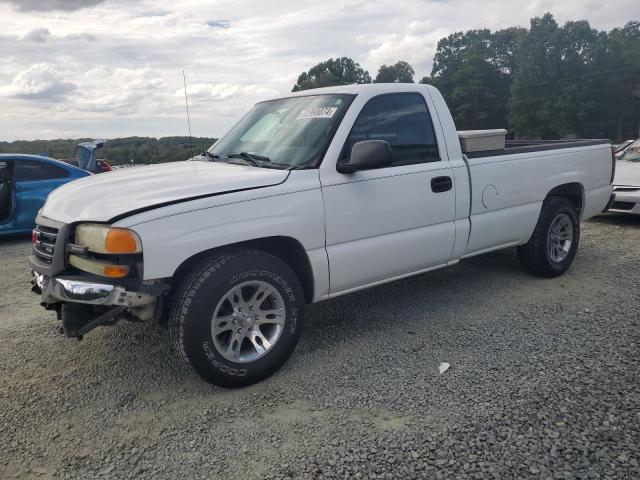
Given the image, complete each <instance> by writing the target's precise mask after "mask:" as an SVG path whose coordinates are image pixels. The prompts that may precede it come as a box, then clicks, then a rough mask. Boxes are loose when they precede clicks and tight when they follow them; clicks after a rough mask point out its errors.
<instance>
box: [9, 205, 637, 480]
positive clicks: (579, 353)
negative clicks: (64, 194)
mask: <svg viewBox="0 0 640 480" xmlns="http://www.w3.org/2000/svg"><path fill="white" fill-rule="evenodd" d="M29 250H30V245H29V243H28V241H24V240H9V241H6V240H5V241H0V258H1V260H0V477H7V478H14V477H15V478H31V477H33V478H41V479H46V478H55V477H63V478H84V479H86V478H96V477H100V478H118V479H121V478H131V477H134V476H135V477H137V478H180V477H182V478H185V479H191V478H238V479H244V478H286V477H292V478H332V477H339V478H344V477H354V478H514V477H518V478H529V477H530V478H618V479H623V478H624V479H636V478H640V466H639V462H640V447H639V445H640V334H639V332H640V316H639V313H638V312H639V310H640V308H639V307H640V298H639V297H640V293H639V292H640V221H639V220H634V219H627V218H622V217H606V218H601V219H597V220H595V221H593V222H589V223H587V224H585V225H584V226H583V238H582V245H581V248H580V251H579V253H578V256H577V258H576V261H575V263H574V265H573V267H572V269H571V270H570V271H569V272H568V273H567V274H566V275H565V276H563V277H561V278H558V279H553V280H541V279H537V278H533V277H530V276H528V275H526V274H525V273H523V271H522V270H521V269H520V266H519V264H518V261H517V258H516V256H515V252H514V251H512V250H509V251H505V252H499V253H495V254H491V255H488V256H484V257H478V258H474V259H471V260H468V261H465V262H463V263H461V264H460V265H457V266H455V267H453V268H450V269H447V270H442V271H438V272H433V273H430V274H425V275H421V276H419V277H416V278H413V279H409V280H404V281H400V282H396V283H393V284H390V285H386V286H382V287H378V288H375V289H372V290H369V291H365V292H361V293H358V294H353V295H350V296H347V297H343V298H340V299H337V300H334V301H330V302H326V303H323V304H319V305H314V306H312V307H311V308H310V311H309V314H308V317H307V318H308V326H307V330H306V331H305V333H304V334H303V337H302V340H301V343H300V345H299V347H298V350H297V352H296V353H295V354H294V355H293V357H292V359H291V360H290V361H289V363H288V364H287V366H286V367H285V368H284V369H283V370H282V371H280V372H279V373H278V374H276V375H275V376H274V377H272V378H271V379H269V380H267V381H265V382H263V383H261V384H259V385H255V386H253V387H250V388H246V389H242V390H222V389H218V388H213V387H211V386H209V385H207V384H205V383H204V382H202V381H201V380H200V379H199V378H197V377H196V376H194V375H193V374H192V373H190V371H189V370H188V369H187V368H186V367H183V366H182V365H181V364H180V362H179V361H178V360H177V357H176V356H175V355H174V354H173V352H172V351H171V347H170V342H169V338H168V335H167V333H166V332H164V331H161V330H154V329H152V328H151V327H147V326H145V325H136V324H129V323H120V324H118V325H117V326H116V327H113V328H102V329H98V330H96V331H94V332H92V333H91V334H89V335H87V336H86V337H85V340H84V341H82V342H77V341H72V340H69V339H65V338H64V337H62V336H61V335H60V334H59V333H58V328H57V322H56V320H55V316H54V315H53V314H52V313H50V312H45V311H44V310H42V309H41V308H40V307H39V306H38V298H37V297H36V296H35V295H33V294H31V293H30V292H29V285H28V270H27V266H26V262H25V257H26V255H27V254H28V252H29ZM439 362H449V363H451V365H452V366H451V369H450V370H449V371H447V372H446V373H444V374H443V375H439V374H438V372H437V365H438V363H439Z"/></svg>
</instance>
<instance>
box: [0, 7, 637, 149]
mask: <svg viewBox="0 0 640 480" xmlns="http://www.w3.org/2000/svg"><path fill="white" fill-rule="evenodd" d="M545 12H551V13H553V14H554V16H555V17H556V19H557V20H558V21H559V22H560V23H564V22H565V21H567V20H583V19H586V20H589V21H590V22H591V25H592V26H593V27H594V28H598V29H601V30H610V29H611V28H614V27H617V26H623V25H624V24H625V23H626V22H627V21H629V20H640V1H638V0H609V1H608V2H603V1H600V0H597V1H593V0H530V1H520V0H511V1H505V0H484V1H482V2H478V1H477V0H402V1H399V0H395V1H391V0H345V1H338V0H322V1H306V0H294V1H292V0H279V1H270V0H251V1H250V0H233V1H231V0H227V1H216V0H171V1H170V0H154V1H151V0H149V1H146V0H141V1H125V0H0V62H1V63H0V64H1V65H2V68H1V69H0V140H9V141H11V140H18V139H22V140H33V139H53V138H79V137H90V138H113V137H123V136H133V135H137V136H153V137H162V136H171V135H186V134H187V133H188V130H187V122H186V114H185V103H184V100H185V99H184V89H183V78H182V71H183V70H184V71H185V74H186V79H187V88H188V93H189V104H190V105H189V106H190V111H191V126H192V133H193V135H194V136H203V137H205V136H206V137H218V136H220V135H221V134H223V133H224V132H225V131H226V130H227V129H228V128H230V127H231V126H232V125H233V123H234V122H235V121H236V120H237V119H238V118H239V117H240V116H241V115H242V114H243V113H244V112H245V111H246V110H248V109H249V108H250V107H251V105H253V104H254V103H255V102H256V101H259V100H264V99H267V98H269V97H273V96H276V95H280V94H284V93H286V92H289V91H291V88H292V86H293V85H294V84H295V81H296V79H297V77H298V75H299V74H300V73H301V72H303V71H305V70H308V69H309V68H310V67H311V66H313V65H315V64H316V63H318V62H320V61H322V60H325V59H327V58H330V57H339V56H348V57H351V58H353V59H354V60H355V61H357V62H359V63H360V64H361V65H362V66H363V67H364V68H366V69H367V70H368V71H369V72H370V74H371V76H372V77H375V74H376V72H377V70H378V68H379V67H380V65H382V64H393V63H395V62H396V61H398V60H405V61H408V62H409V63H410V64H411V65H413V67H414V69H415V71H416V80H419V79H420V78H422V77H423V76H424V75H427V74H429V73H430V70H431V63H432V59H433V55H434V53H435V51H436V45H437V42H438V40H439V39H440V38H442V37H444V36H446V35H449V34H450V33H453V32H456V31H463V30H468V29H473V28H490V29H492V30H495V29H500V28H506V27H511V26H524V27H526V26H528V25H529V19H530V18H531V17H534V16H539V15H542V14H544V13H545Z"/></svg>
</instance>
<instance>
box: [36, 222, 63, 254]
mask: <svg viewBox="0 0 640 480" xmlns="http://www.w3.org/2000/svg"><path fill="white" fill-rule="evenodd" d="M34 234H35V235H34V242H33V253H34V255H35V256H36V257H38V258H39V259H40V260H42V261H43V262H45V263H51V262H52V261H53V252H54V250H55V248H56V240H57V239H58V229H57V228H52V227H45V226H43V225H36V229H35V230H34Z"/></svg>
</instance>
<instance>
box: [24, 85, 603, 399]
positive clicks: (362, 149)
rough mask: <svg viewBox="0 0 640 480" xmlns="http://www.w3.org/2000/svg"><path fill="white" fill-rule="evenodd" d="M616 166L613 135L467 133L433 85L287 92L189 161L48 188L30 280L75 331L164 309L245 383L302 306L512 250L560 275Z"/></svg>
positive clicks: (188, 349) (195, 351)
mask: <svg viewBox="0 0 640 480" xmlns="http://www.w3.org/2000/svg"><path fill="white" fill-rule="evenodd" d="M614 166H615V161H614V159H613V156H612V151H611V146H610V144H609V141H608V140H584V141H567V142H547V143H545V142H530V143H529V142H523V141H519V142H505V140H504V131H475V132H473V131H472V132H458V131H457V130H456V127H455V125H454V122H453V119H452V117H451V114H450V112H449V109H448V108H447V105H446V104H445V101H444V99H443V97H442V96H441V94H440V93H439V92H438V90H436V89H435V88H434V87H431V86H428V85H413V84H373V85H352V86H340V87H330V88H323V89H317V90H309V91H303V92H297V93H292V94H288V95H286V96H283V97H280V98H276V99H273V100H269V101H265V102H261V103H258V104H257V105H255V107H253V109H252V110H251V111H249V113H247V114H246V115H245V116H244V117H243V118H242V119H241V120H240V121H239V122H238V123H237V124H236V125H235V126H234V127H233V128H231V130H230V131H229V132H228V133H227V134H226V135H225V136H223V137H222V138H221V139H220V140H219V141H217V142H216V143H215V144H214V145H213V146H212V147H211V148H210V149H209V150H208V151H206V152H203V154H202V155H201V156H199V157H196V158H194V159H192V161H184V162H174V163H168V164H163V165H156V166H149V167H143V168H136V169H127V170H120V171H116V172H110V173H107V174H103V175H96V176H91V177H87V178H83V179H80V180H76V181H74V182H71V183H69V184H67V185H65V186H63V187H60V188H58V189H57V190H55V191H54V192H52V193H51V194H50V195H49V198H48V200H47V202H46V204H45V205H44V207H43V208H42V210H41V211H40V212H39V215H38V218H37V227H36V229H35V230H34V232H33V252H32V255H31V256H30V257H29V262H30V265H31V268H32V270H33V275H34V279H33V284H34V285H33V290H34V291H35V292H36V293H38V294H40V295H41V301H42V305H43V306H44V307H45V308H47V309H50V310H55V311H56V312H57V314H58V318H59V319H61V321H62V326H63V330H64V332H65V333H66V335H68V336H70V337H77V338H80V339H81V338H82V336H83V335H85V334H86V333H87V332H88V331H90V330H91V329H93V328H95V327H97V326H99V325H111V324H114V323H115V322H117V321H118V320H120V319H123V318H124V319H128V320H133V321H148V322H156V323H158V324H160V325H166V326H167V327H168V329H169V331H170V333H171V336H172V338H173V342H174V344H175V346H176V349H177V352H178V353H179V355H181V356H182V357H183V359H184V360H185V361H186V362H187V363H188V364H189V365H190V366H191V367H192V368H193V369H194V370H195V371H196V372H197V373H198V374H200V375H201V376H202V377H203V378H205V379H206V380H207V381H209V382H212V383H214V384H217V385H221V386H227V387H238V386H243V385H249V384H252V383H254V382H257V381H260V380H262V379H264V378H265V377H267V376H268V375H270V374H272V373H273V372H275V371H276V370H277V369H278V368H280V366H281V365H282V364H283V363H284V362H285V361H286V360H287V358H288V357H289V356H290V355H291V353H292V352H293V350H294V348H295V346H296V344H297V342H298V338H299V337H300V333H301V331H302V329H303V324H304V312H305V305H306V304H307V303H312V302H320V301H322V300H325V299H329V298H334V297H337V296H339V295H344V294H347V293H350V292H354V291H356V290H360V289H364V288H367V287H371V286H373V285H378V284H381V283H385V282H390V281H393V280H397V279H400V278H404V277H408V276H410V275H417V274H421V273H424V272H428V271H430V270H434V269H437V268H442V267H446V266H448V265H453V264H455V263H457V262H459V261H460V260H461V259H463V258H467V257H471V256H473V255H479V254H482V253H485V252H490V251H493V250H497V249H502V248H509V247H517V249H518V254H519V258H520V260H521V262H522V264H523V266H524V268H525V269H526V270H528V271H529V272H531V273H532V274H534V275H538V276H542V277H555V276H557V275H560V274H562V273H563V272H565V271H566V270H567V269H568V268H569V266H570V265H571V263H572V261H573V259H574V256H575V255H576V251H577V248H578V242H579V240H580V221H581V220H585V219H588V218H589V217H591V216H593V215H596V214H599V213H600V212H602V211H603V210H604V209H605V208H606V207H607V205H608V203H609V202H611V201H612V187H611V181H612V175H613V171H614Z"/></svg>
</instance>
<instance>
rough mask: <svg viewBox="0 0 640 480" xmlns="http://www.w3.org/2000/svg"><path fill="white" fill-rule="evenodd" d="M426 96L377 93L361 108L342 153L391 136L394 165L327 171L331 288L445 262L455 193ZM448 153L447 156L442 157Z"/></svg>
mask: <svg viewBox="0 0 640 480" xmlns="http://www.w3.org/2000/svg"><path fill="white" fill-rule="evenodd" d="M436 138H437V137H436V133H435V130H434V126H433V122H432V119H431V116H430V114H429V108H428V107H427V103H426V99H425V97H424V96H423V95H422V94H420V93H418V92H410V93H390V94H383V95H379V96H375V97H373V98H371V99H370V100H368V102H367V103H366V104H365V105H364V106H363V108H362V110H361V111H360V113H359V115H358V117H357V118H356V120H355V123H354V124H353V127H352V128H351V131H350V133H349V135H348V136H347V139H346V142H345V144H344V147H343V149H342V154H341V157H343V158H345V157H348V156H349V155H350V152H351V149H352V147H353V145H354V144H355V143H357V142H359V141H362V140H385V141H387V142H388V143H389V144H390V145H391V148H392V151H393V154H394V157H395V161H394V163H393V165H392V166H391V167H387V168H380V169H375V170H367V171H359V172H355V173H350V174H341V173H339V172H336V171H333V169H332V170H328V169H324V170H321V183H322V194H323V201H324V206H325V224H326V245H327V255H328V258H329V271H330V294H334V293H338V292H344V291H348V290H351V289H357V288H358V287H360V286H364V285H367V284H372V283H375V282H380V281H384V280H388V279H392V278H395V277H401V276H403V275H408V274H411V273H415V272H419V271H421V270H426V269H429V268H431V267H436V266H439V265H443V264H446V263H447V261H448V260H449V259H450V257H451V252H452V248H453V244H454V239H455V229H454V217H455V192H454V189H453V184H452V182H453V180H452V179H453V173H452V169H451V167H450V165H449V162H448V161H446V160H445V161H443V160H441V155H440V151H439V149H438V141H437V139H436ZM444 158H445V159H446V155H445V156H444Z"/></svg>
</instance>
